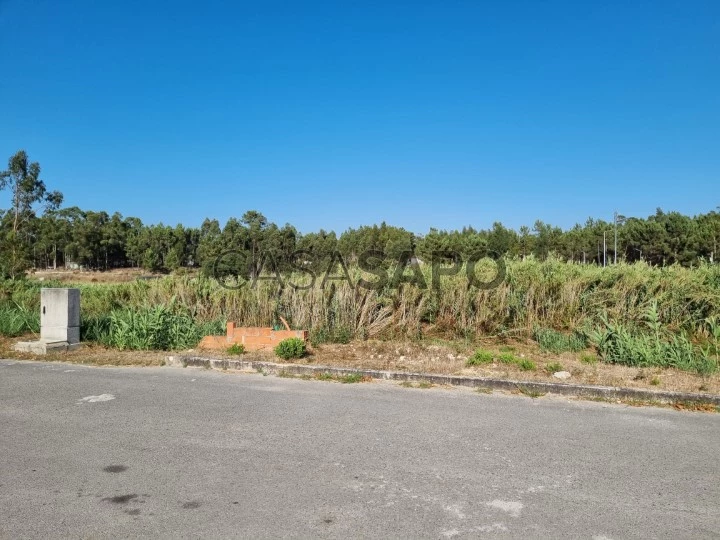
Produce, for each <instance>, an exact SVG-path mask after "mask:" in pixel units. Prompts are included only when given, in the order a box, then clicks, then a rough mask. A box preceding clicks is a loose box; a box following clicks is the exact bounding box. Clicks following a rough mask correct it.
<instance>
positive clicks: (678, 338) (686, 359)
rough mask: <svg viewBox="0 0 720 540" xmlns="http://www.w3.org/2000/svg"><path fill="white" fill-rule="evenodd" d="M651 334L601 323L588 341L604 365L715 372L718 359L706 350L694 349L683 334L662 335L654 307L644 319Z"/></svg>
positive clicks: (605, 320)
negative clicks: (601, 325)
mask: <svg viewBox="0 0 720 540" xmlns="http://www.w3.org/2000/svg"><path fill="white" fill-rule="evenodd" d="M646 319H647V320H646V324H647V326H648V327H649V328H650V330H651V332H647V331H645V332H642V331H638V330H632V329H630V328H628V327H627V326H625V325H623V324H620V323H617V324H613V323H610V322H609V321H608V320H607V319H606V318H603V319H602V322H603V327H601V328H597V329H595V330H593V331H592V332H590V340H591V341H592V342H593V344H594V345H595V346H596V347H597V349H598V351H599V352H600V354H601V356H602V358H603V360H605V361H606V362H611V363H616V364H624V365H628V366H636V367H665V368H667V367H674V368H677V369H683V370H687V371H696V372H697V373H699V374H700V375H710V374H712V373H714V372H716V371H717V370H718V359H717V357H713V356H711V354H710V351H709V350H708V349H702V348H698V347H695V346H694V345H693V344H692V342H691V341H690V340H689V339H688V337H687V336H686V335H684V334H679V335H678V334H668V333H667V332H663V331H662V328H661V327H660V326H659V321H658V320H657V313H656V311H655V307H654V306H653V307H651V308H650V309H649V310H648V313H647V315H646Z"/></svg>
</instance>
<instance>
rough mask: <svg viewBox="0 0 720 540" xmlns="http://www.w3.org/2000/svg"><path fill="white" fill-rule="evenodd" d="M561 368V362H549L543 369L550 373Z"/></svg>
mask: <svg viewBox="0 0 720 540" xmlns="http://www.w3.org/2000/svg"><path fill="white" fill-rule="evenodd" d="M562 370H563V367H562V364H560V363H559V362H551V363H549V364H547V365H546V366H545V371H547V372H548V373H549V374H550V375H552V374H553V373H557V372H558V371H562Z"/></svg>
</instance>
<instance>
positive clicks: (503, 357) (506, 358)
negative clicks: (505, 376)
mask: <svg viewBox="0 0 720 540" xmlns="http://www.w3.org/2000/svg"><path fill="white" fill-rule="evenodd" d="M498 360H500V362H502V363H503V364H514V363H516V362H517V361H518V359H517V358H515V355H514V354H512V353H509V352H504V353H501V354H500V356H498Z"/></svg>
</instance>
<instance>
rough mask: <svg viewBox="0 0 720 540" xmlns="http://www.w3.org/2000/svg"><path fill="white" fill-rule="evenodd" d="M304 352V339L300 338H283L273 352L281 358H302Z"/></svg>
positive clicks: (305, 351)
mask: <svg viewBox="0 0 720 540" xmlns="http://www.w3.org/2000/svg"><path fill="white" fill-rule="evenodd" d="M306 353H307V350H306V349H305V341H304V340H302V339H300V338H289V339H284V340H282V341H281V342H280V343H278V345H277V347H275V354H276V355H277V356H279V357H280V358H282V359H283V360H290V359H292V358H302V357H303V356H305V354H306Z"/></svg>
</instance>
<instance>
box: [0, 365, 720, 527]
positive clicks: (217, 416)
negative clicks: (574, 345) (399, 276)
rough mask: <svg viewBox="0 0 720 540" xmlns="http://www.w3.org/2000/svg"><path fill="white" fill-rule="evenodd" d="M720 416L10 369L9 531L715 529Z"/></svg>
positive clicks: (3, 522) (3, 413)
mask: <svg viewBox="0 0 720 540" xmlns="http://www.w3.org/2000/svg"><path fill="white" fill-rule="evenodd" d="M719 505H720V415H717V414H703V413H682V412H677V411H673V410H666V409H653V408H628V407H624V406H619V405H608V404H601V403H592V402H575V401H568V400H566V399H561V398H547V397H545V398H542V399H537V400H531V399H529V398H525V397H515V396H504V395H483V394H478V393H474V392H472V391H470V390H466V389H450V390H444V389H437V388H433V389H430V390H421V389H407V388H401V387H399V386H397V385H394V384H390V383H369V384H355V385H344V384H339V383H328V382H319V381H303V380H294V379H292V380H291V379H282V378H276V377H271V376H270V377H263V376H262V375H260V374H231V373H222V372H216V371H206V370H198V369H192V368H187V369H181V368H137V369H136V368H91V367H82V366H77V365H69V364H45V363H30V362H13V361H0V537H2V538H12V539H15V538H35V537H37V538H39V537H43V538H46V537H52V538H57V537H69V538H108V537H113V538H116V537H138V536H142V537H163V538H179V537H185V538H199V537H203V538H208V537H252V538H260V537H262V538H278V537H295V538H298V537H300V538H310V537H312V538H318V537H319V538H356V537H380V538H420V537H423V538H452V537H456V538H478V537H487V538H588V539H608V538H611V539H620V538H643V539H645V538H718V537H720V506H719Z"/></svg>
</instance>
